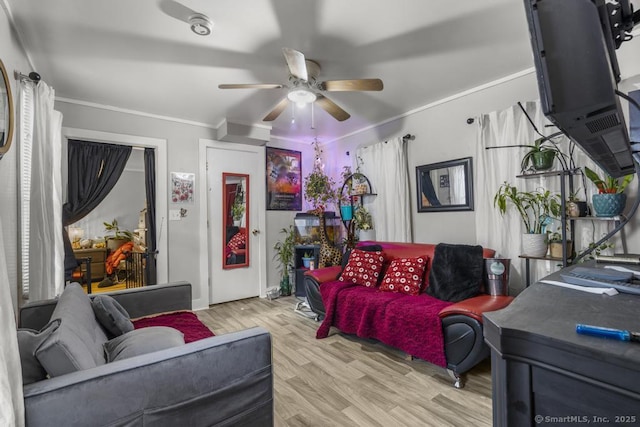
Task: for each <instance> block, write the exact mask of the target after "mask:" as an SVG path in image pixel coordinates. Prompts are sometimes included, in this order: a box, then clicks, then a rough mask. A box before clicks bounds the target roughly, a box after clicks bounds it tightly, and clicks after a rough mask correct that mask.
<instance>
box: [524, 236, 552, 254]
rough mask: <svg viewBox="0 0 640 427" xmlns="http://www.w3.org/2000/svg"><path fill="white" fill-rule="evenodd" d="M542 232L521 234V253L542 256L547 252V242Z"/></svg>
mask: <svg viewBox="0 0 640 427" xmlns="http://www.w3.org/2000/svg"><path fill="white" fill-rule="evenodd" d="M546 237H547V236H546V235H544V234H523V235H522V253H523V254H524V255H528V256H534V257H543V256H545V255H546V254H547V242H546V241H545V238H546Z"/></svg>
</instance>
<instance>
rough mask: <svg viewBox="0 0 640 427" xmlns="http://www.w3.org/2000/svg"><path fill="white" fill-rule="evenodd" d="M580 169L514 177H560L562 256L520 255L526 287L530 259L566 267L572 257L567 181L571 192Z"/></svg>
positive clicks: (573, 229)
mask: <svg viewBox="0 0 640 427" xmlns="http://www.w3.org/2000/svg"><path fill="white" fill-rule="evenodd" d="M579 171H580V169H567V170H559V171H549V172H537V173H529V174H524V175H517V176H516V178H521V179H535V178H540V177H544V178H546V177H559V178H560V212H561V215H560V226H561V229H562V232H561V233H560V234H561V236H562V257H560V258H557V257H552V256H543V257H533V256H529V255H520V256H519V258H523V259H524V260H525V277H526V284H525V286H526V287H529V285H530V284H531V265H530V262H531V260H536V261H556V262H561V263H562V267H566V266H567V265H569V263H570V262H571V259H572V258H573V256H572V254H569V253H567V239H568V236H567V224H568V225H569V236H570V238H571V241H572V242H575V241H576V239H575V237H576V233H575V227H574V222H573V221H569V222H567V220H568V218H567V183H568V184H569V192H570V193H573V176H574V175H576V174H577V173H579Z"/></svg>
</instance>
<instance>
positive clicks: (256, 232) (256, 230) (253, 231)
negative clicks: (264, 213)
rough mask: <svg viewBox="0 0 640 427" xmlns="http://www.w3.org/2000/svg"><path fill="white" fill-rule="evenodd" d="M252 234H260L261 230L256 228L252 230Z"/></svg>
mask: <svg viewBox="0 0 640 427" xmlns="http://www.w3.org/2000/svg"><path fill="white" fill-rule="evenodd" d="M251 234H253V235H254V236H257V235H258V234H260V230H258V229H257V228H254V229H253V230H251Z"/></svg>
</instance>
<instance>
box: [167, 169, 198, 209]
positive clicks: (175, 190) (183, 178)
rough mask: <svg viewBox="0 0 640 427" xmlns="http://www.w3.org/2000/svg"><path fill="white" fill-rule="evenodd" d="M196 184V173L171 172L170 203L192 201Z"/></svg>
mask: <svg viewBox="0 0 640 427" xmlns="http://www.w3.org/2000/svg"><path fill="white" fill-rule="evenodd" d="M195 186H196V174H195V173H186V172H171V189H170V190H169V191H171V194H169V200H171V203H193V202H194V194H195Z"/></svg>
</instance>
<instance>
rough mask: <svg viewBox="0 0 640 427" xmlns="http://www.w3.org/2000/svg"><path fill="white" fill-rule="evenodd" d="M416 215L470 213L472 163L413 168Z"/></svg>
mask: <svg viewBox="0 0 640 427" xmlns="http://www.w3.org/2000/svg"><path fill="white" fill-rule="evenodd" d="M416 184H417V185H416V187H417V189H418V212H442V211H472V210H473V159H472V158H471V157H465V158H464V159H457V160H449V161H447V162H440V163H432V164H430V165H422V166H418V167H416Z"/></svg>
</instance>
